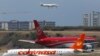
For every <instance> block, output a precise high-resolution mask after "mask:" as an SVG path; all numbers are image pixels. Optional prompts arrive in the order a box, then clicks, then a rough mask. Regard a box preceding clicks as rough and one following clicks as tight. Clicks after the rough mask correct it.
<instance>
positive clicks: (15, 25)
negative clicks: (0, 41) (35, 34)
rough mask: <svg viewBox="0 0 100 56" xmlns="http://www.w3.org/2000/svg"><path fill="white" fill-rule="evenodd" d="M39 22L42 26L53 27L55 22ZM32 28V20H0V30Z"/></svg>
mask: <svg viewBox="0 0 100 56" xmlns="http://www.w3.org/2000/svg"><path fill="white" fill-rule="evenodd" d="M39 24H40V26H41V27H42V28H44V27H46V26H48V27H55V22H52V21H39ZM32 29H34V23H33V21H17V20H11V21H1V22H0V30H32Z"/></svg>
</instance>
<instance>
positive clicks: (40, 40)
mask: <svg viewBox="0 0 100 56" xmlns="http://www.w3.org/2000/svg"><path fill="white" fill-rule="evenodd" d="M34 24H35V29H36V34H37V39H36V40H19V41H22V42H29V43H37V44H40V45H44V46H47V47H55V46H58V45H63V44H66V43H73V42H75V41H76V40H77V37H69V36H67V37H47V36H46V35H45V34H44V32H43V31H42V29H41V28H40V25H39V23H38V22H37V20H34ZM85 40H92V41H94V40H95V39H93V38H91V37H86V38H85Z"/></svg>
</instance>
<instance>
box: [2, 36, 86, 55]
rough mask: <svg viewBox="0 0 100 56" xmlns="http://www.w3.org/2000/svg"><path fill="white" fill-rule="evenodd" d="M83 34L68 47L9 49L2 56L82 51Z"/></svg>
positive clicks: (63, 53)
mask: <svg viewBox="0 0 100 56" xmlns="http://www.w3.org/2000/svg"><path fill="white" fill-rule="evenodd" d="M84 39H85V34H81V35H80V37H79V38H77V40H76V42H75V43H74V44H73V45H72V46H71V47H70V48H60V49H58V48H51V49H48V48H45V49H43V48H42V49H10V50H8V51H7V52H6V53H4V54H3V55H2V56H26V55H27V56H55V55H57V56H63V55H72V54H78V53H82V52H83V43H84Z"/></svg>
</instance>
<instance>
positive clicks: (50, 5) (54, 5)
mask: <svg viewBox="0 0 100 56" xmlns="http://www.w3.org/2000/svg"><path fill="white" fill-rule="evenodd" d="M40 6H43V7H48V8H49V7H58V5H57V4H40Z"/></svg>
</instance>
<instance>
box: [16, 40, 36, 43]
mask: <svg viewBox="0 0 100 56" xmlns="http://www.w3.org/2000/svg"><path fill="white" fill-rule="evenodd" d="M18 41H21V42H28V43H35V41H33V40H18Z"/></svg>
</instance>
